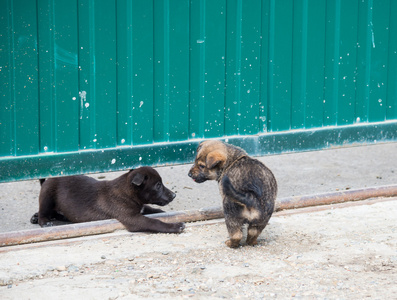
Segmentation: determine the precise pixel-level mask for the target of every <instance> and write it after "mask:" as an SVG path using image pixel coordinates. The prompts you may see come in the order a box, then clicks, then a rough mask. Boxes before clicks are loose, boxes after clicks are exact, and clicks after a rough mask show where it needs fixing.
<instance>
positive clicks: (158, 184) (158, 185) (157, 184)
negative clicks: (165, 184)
mask: <svg viewBox="0 0 397 300" xmlns="http://www.w3.org/2000/svg"><path fill="white" fill-rule="evenodd" d="M156 189H157V190H159V189H161V183H160V182H157V183H156Z"/></svg>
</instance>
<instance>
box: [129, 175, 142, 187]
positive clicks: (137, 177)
mask: <svg viewBox="0 0 397 300" xmlns="http://www.w3.org/2000/svg"><path fill="white" fill-rule="evenodd" d="M144 180H145V175H143V174H141V173H139V172H136V173H135V174H134V175H133V176H132V180H131V183H132V184H135V185H137V186H140V185H141V184H142V182H143V181H144Z"/></svg>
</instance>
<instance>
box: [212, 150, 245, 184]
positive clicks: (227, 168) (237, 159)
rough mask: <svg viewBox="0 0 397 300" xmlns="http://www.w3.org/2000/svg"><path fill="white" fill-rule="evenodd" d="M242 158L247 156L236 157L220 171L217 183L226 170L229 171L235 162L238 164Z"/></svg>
mask: <svg viewBox="0 0 397 300" xmlns="http://www.w3.org/2000/svg"><path fill="white" fill-rule="evenodd" d="M244 157H247V155H245V154H244V155H241V156H239V157H237V158H236V159H235V160H234V161H233V162H232V163H231V164H230V165H228V166H227V167H226V168H224V169H223V170H222V172H221V174H220V175H219V177H218V179H217V181H218V182H219V181H220V180H221V178H222V177H223V174H225V172H226V171H227V170H229V169H230V168H231V167H232V166H233V165H234V164H235V163H236V162H238V161H239V160H240V159H242V158H244Z"/></svg>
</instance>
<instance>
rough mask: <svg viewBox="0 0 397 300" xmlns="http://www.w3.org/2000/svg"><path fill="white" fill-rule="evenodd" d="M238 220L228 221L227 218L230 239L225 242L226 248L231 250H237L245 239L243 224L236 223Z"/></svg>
mask: <svg viewBox="0 0 397 300" xmlns="http://www.w3.org/2000/svg"><path fill="white" fill-rule="evenodd" d="M236 221H237V220H228V218H227V217H225V222H226V228H227V231H228V232H229V239H228V240H227V241H226V242H225V244H226V246H228V247H230V248H237V247H238V246H239V245H240V241H241V239H242V238H243V231H242V225H243V224H242V223H240V222H236Z"/></svg>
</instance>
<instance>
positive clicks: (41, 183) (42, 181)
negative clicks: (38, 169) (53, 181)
mask: <svg viewBox="0 0 397 300" xmlns="http://www.w3.org/2000/svg"><path fill="white" fill-rule="evenodd" d="M39 181H40V186H41V185H43V183H44V181H45V178H41V179H39Z"/></svg>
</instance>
